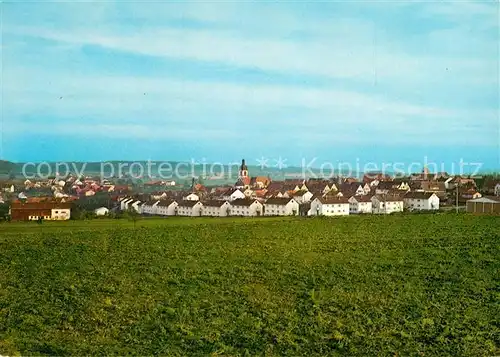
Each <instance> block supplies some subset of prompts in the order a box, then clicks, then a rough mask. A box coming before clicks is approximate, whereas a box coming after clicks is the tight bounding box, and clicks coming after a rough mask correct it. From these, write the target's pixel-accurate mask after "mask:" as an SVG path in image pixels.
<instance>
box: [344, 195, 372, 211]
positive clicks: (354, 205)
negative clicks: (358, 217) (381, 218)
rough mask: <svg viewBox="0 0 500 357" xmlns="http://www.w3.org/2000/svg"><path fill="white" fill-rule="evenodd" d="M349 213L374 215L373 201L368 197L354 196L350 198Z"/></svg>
mask: <svg viewBox="0 0 500 357" xmlns="http://www.w3.org/2000/svg"><path fill="white" fill-rule="evenodd" d="M348 201H349V213H350V214H353V213H354V214H359V213H372V200H371V197H368V196H352V197H351V198H349V200H348Z"/></svg>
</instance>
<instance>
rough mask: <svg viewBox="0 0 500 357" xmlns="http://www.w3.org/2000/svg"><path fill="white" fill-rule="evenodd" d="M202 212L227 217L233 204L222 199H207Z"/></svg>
mask: <svg viewBox="0 0 500 357" xmlns="http://www.w3.org/2000/svg"><path fill="white" fill-rule="evenodd" d="M202 212H203V213H202V214H203V216H211V217H227V216H229V214H230V213H231V204H230V203H229V202H228V201H221V200H212V201H205V202H203V209H202Z"/></svg>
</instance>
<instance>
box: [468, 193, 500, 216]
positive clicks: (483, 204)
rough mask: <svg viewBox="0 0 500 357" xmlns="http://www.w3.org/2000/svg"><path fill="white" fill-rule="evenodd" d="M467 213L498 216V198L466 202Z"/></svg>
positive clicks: (481, 198)
mask: <svg viewBox="0 0 500 357" xmlns="http://www.w3.org/2000/svg"><path fill="white" fill-rule="evenodd" d="M467 212H469V213H474V214H500V197H496V196H484V197H480V198H475V199H472V200H468V201H467Z"/></svg>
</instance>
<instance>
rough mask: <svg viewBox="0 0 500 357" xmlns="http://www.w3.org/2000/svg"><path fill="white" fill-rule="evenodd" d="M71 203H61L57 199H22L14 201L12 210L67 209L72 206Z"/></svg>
mask: <svg viewBox="0 0 500 357" xmlns="http://www.w3.org/2000/svg"><path fill="white" fill-rule="evenodd" d="M71 207H72V204H71V203H66V202H64V203H61V202H55V201H42V202H22V201H12V203H11V209H12V210H22V209H29V210H33V209H67V208H71Z"/></svg>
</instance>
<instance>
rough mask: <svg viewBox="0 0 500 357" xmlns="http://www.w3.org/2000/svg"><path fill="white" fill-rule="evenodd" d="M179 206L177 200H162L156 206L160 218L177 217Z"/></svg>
mask: <svg viewBox="0 0 500 357" xmlns="http://www.w3.org/2000/svg"><path fill="white" fill-rule="evenodd" d="M193 202H196V201H193ZM178 206H179V204H178V203H177V201H175V200H167V199H164V200H160V202H158V204H157V205H156V214H158V215H160V216H175V215H177V210H178V209H177V207H178Z"/></svg>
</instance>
